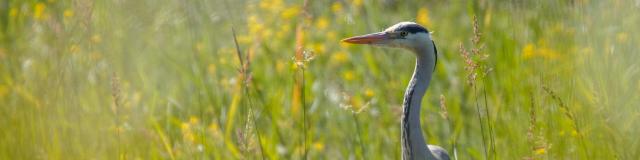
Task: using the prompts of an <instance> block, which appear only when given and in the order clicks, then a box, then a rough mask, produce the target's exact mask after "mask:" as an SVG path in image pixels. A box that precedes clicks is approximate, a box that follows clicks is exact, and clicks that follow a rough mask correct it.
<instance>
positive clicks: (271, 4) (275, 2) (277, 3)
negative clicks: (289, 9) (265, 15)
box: [260, 0, 284, 12]
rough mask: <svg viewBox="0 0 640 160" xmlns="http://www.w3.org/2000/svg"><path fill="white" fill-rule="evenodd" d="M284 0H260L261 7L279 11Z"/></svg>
mask: <svg viewBox="0 0 640 160" xmlns="http://www.w3.org/2000/svg"><path fill="white" fill-rule="evenodd" d="M282 6H284V2H283V1H282V0H263V1H260V8H262V9H264V10H268V11H271V12H277V11H280V10H281V9H282Z"/></svg>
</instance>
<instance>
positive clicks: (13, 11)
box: [9, 8, 18, 17]
mask: <svg viewBox="0 0 640 160" xmlns="http://www.w3.org/2000/svg"><path fill="white" fill-rule="evenodd" d="M9 16H10V17H17V16H18V9H16V8H11V9H10V10H9Z"/></svg>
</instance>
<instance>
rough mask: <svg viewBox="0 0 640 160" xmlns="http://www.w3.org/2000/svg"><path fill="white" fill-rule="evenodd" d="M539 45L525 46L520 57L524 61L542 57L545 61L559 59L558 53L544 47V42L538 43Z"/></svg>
mask: <svg viewBox="0 0 640 160" xmlns="http://www.w3.org/2000/svg"><path fill="white" fill-rule="evenodd" d="M538 43H539V45H537V46H536V45H534V44H531V43H529V44H527V45H525V47H524V48H523V49H522V57H524V58H525V59H529V58H533V57H536V56H537V57H542V58H545V59H557V58H558V57H559V55H560V54H559V53H558V51H556V50H555V49H553V48H549V47H547V46H546V45H545V43H544V41H542V40H541V41H540V42H538Z"/></svg>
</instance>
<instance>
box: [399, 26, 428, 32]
mask: <svg viewBox="0 0 640 160" xmlns="http://www.w3.org/2000/svg"><path fill="white" fill-rule="evenodd" d="M396 30H398V31H406V32H409V33H419V32H424V33H429V31H428V30H427V29H426V28H424V27H422V26H419V25H404V26H400V27H398V28H397V29H396Z"/></svg>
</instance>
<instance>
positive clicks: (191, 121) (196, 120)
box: [189, 116, 200, 124]
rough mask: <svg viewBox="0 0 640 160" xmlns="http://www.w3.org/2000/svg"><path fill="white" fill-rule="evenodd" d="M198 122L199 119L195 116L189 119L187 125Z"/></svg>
mask: <svg viewBox="0 0 640 160" xmlns="http://www.w3.org/2000/svg"><path fill="white" fill-rule="evenodd" d="M198 122H200V119H199V118H198V117H196V116H191V117H189V123H190V124H198Z"/></svg>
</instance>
